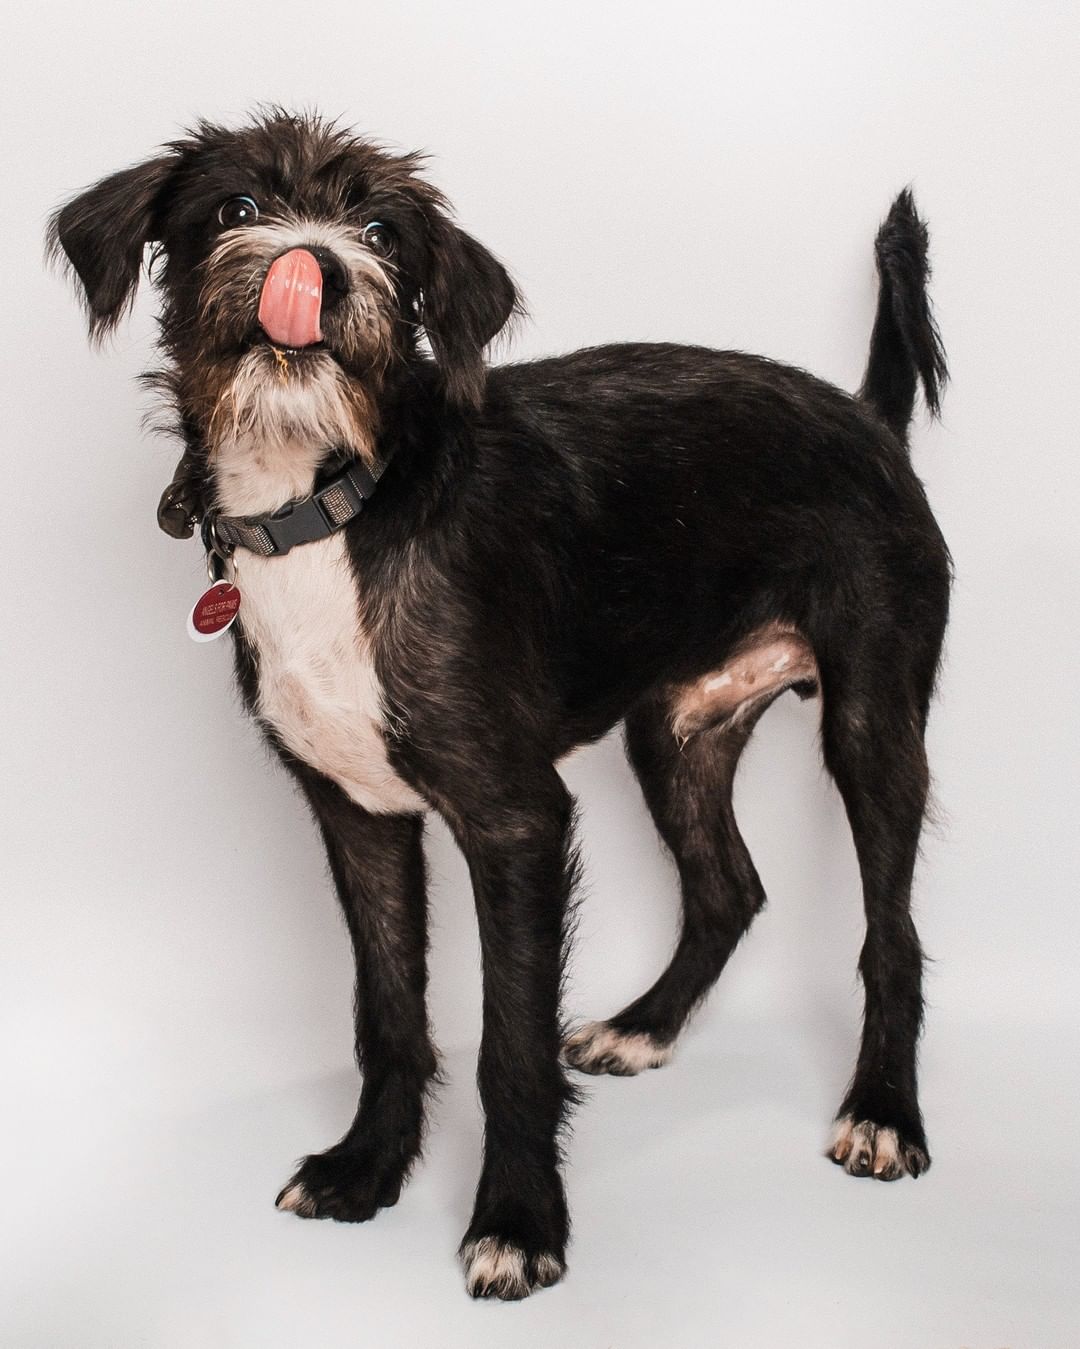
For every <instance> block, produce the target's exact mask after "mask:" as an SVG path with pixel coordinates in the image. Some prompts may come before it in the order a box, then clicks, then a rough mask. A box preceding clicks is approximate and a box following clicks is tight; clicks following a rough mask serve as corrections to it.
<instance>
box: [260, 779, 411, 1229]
mask: <svg viewBox="0 0 1080 1349" xmlns="http://www.w3.org/2000/svg"><path fill="white" fill-rule="evenodd" d="M290 767H291V768H292V769H293V772H294V774H295V775H296V777H297V778H298V779H299V780H300V783H301V785H302V786H303V788H304V791H305V793H306V795H307V797H308V800H309V802H310V804H311V806H312V809H313V811H314V813H315V817H316V819H317V820H318V823H319V826H320V828H321V830H322V835H323V840H324V842H325V844H326V851H327V856H328V858H329V861H330V871H331V874H332V875H333V878H334V884H335V887H336V889H337V892H338V898H339V899H340V901H341V907H342V910H343V912H344V915H345V922H346V925H347V926H348V929H349V936H350V937H351V938H352V945H353V953H354V956H355V958H356V1008H355V1010H356V1056H357V1060H358V1062H359V1064H360V1067H361V1069H362V1070H363V1075H364V1078H363V1086H362V1089H361V1093H360V1101H359V1105H358V1107H357V1111H356V1118H355V1119H354V1121H353V1123H352V1124H351V1125H350V1127H349V1130H348V1132H347V1133H346V1134H345V1136H344V1137H343V1138H342V1139H341V1141H340V1142H339V1143H336V1144H335V1145H334V1146H333V1147H332V1148H329V1149H328V1150H327V1151H326V1152H322V1153H316V1154H314V1155H312V1156H310V1157H307V1158H305V1159H304V1161H303V1162H302V1163H301V1164H300V1167H299V1168H298V1170H297V1172H296V1174H295V1175H294V1176H293V1177H292V1179H291V1180H290V1181H289V1183H288V1184H287V1185H286V1186H285V1187H284V1188H283V1189H282V1191H281V1193H280V1194H279V1195H278V1198H277V1206H278V1208H280V1209H286V1210H288V1211H290V1212H292V1213H296V1214H298V1215H299V1216H300V1217H302V1218H336V1219H337V1220H338V1221H339V1222H364V1221H365V1220H367V1219H368V1218H372V1217H374V1215H375V1214H376V1212H377V1211H378V1210H379V1209H380V1208H386V1207H388V1206H389V1205H391V1204H394V1203H396V1202H397V1199H398V1195H399V1194H400V1192H401V1187H402V1185H403V1184H404V1183H405V1179H406V1177H407V1175H408V1172H409V1168H410V1167H411V1165H412V1163H413V1162H414V1161H415V1160H416V1157H417V1156H418V1154H419V1152H420V1144H421V1138H422V1133H423V1118H424V1096H425V1092H426V1090H427V1087H428V1084H429V1083H430V1081H431V1079H432V1078H433V1077H434V1075H435V1070H436V1060H435V1051H434V1049H433V1047H432V1044H431V1040H430V1038H429V1034H428V1022H427V1012H426V1007H425V992H426V987H427V967H426V946H427V905H426V897H425V883H424V858H423V851H422V834H423V822H422V819H421V817H420V816H418V815H373V814H370V813H369V812H368V811H366V810H362V809H361V808H360V807H359V806H357V805H355V804H354V803H353V802H352V801H351V800H350V799H349V798H348V797H347V796H346V795H345V793H344V792H342V791H341V790H340V789H339V788H338V787H337V786H336V785H335V784H334V783H332V782H330V781H329V780H328V779H327V778H324V777H322V776H321V775H320V774H318V773H315V772H313V771H312V770H310V769H308V768H306V767H305V766H304V765H298V764H295V763H293V764H290Z"/></svg>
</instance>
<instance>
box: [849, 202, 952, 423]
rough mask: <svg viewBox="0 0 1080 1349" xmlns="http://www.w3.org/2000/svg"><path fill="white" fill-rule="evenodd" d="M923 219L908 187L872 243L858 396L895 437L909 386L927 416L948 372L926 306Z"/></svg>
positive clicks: (909, 399) (907, 411)
mask: <svg viewBox="0 0 1080 1349" xmlns="http://www.w3.org/2000/svg"><path fill="white" fill-rule="evenodd" d="M927 243H928V238H927V232H926V226H925V224H924V223H923V222H922V221H921V220H920V219H919V217H918V214H917V213H916V210H915V199H914V197H913V196H912V195H911V189H910V188H905V189H904V190H903V192H901V193H900V195H899V196H898V197H897V199H896V200H895V201H894V202H893V204H892V209H891V210H890V211H889V214H888V216H886V218H885V223H884V224H883V225H882V226H881V229H880V230H878V235H877V239H876V241H875V244H874V252H875V254H876V256H877V269H878V278H879V286H880V289H879V292H878V308H877V316H876V317H875V319H874V331H873V334H872V335H871V338H870V358H869V360H868V361H867V365H866V375H865V377H864V379H863V382H862V388H861V389H860V390H859V397H860V398H862V399H863V400H864V401H865V402H867V403H869V404H870V405H871V406H872V407H873V408H874V409H875V411H876V412H877V413H878V415H879V416H880V417H881V418H882V420H883V421H885V422H886V423H887V424H888V425H889V426H890V427H891V428H892V429H893V430H894V431H895V432H896V434H897V435H898V436H899V437H900V439H901V440H904V441H906V440H907V433H908V425H909V423H910V422H911V413H912V410H913V408H914V406H915V390H916V385H917V383H918V382H919V381H921V382H922V387H923V396H924V397H925V399H926V406H927V407H928V408H929V410H930V413H931V415H932V416H934V417H936V416H937V415H938V414H939V412H940V409H941V391H942V389H943V388H944V386H945V383H946V381H947V380H948V377H949V371H948V368H947V366H946V364H945V348H944V347H943V346H942V344H941V334H940V333H939V332H938V329H937V324H936V323H935V322H934V316H933V314H932V313H931V310H930V299H929V297H928V295H927V293H926V283H927V280H928V278H929V276H930V262H929V259H928V257H927Z"/></svg>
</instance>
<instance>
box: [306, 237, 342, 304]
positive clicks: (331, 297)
mask: <svg viewBox="0 0 1080 1349" xmlns="http://www.w3.org/2000/svg"><path fill="white" fill-rule="evenodd" d="M307 251H308V252H309V253H310V254H311V256H312V257H313V258H314V259H315V261H316V262H317V263H318V264H319V271H320V272H322V279H323V294H322V307H323V311H324V312H325V311H326V310H328V309H333V307H334V306H335V305H336V304H340V303H341V301H342V300H343V299H344V298H345V296H346V295H347V294H348V293H349V274H348V272H347V271H346V270H345V264H344V263H343V262H342V261H341V259H340V258H339V257H337V256H335V254H333V253H331V252H330V250H329V249H328V248H309V249H308V250H307Z"/></svg>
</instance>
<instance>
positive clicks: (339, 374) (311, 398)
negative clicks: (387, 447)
mask: <svg viewBox="0 0 1080 1349" xmlns="http://www.w3.org/2000/svg"><path fill="white" fill-rule="evenodd" d="M375 431H376V427H375V424H374V399H373V397H372V395H371V394H370V393H369V392H368V389H367V387H366V385H365V384H364V383H363V382H361V381H360V380H357V379H353V378H351V377H350V376H349V375H348V374H347V373H346V371H345V369H344V368H343V367H342V366H341V365H340V364H339V363H338V362H337V361H336V360H335V359H334V358H333V356H331V355H330V354H329V353H328V352H324V351H316V352H304V353H300V354H294V353H286V352H281V351H278V350H277V349H276V348H273V347H270V346H267V345H266V344H260V345H258V346H256V347H253V348H252V349H251V350H250V351H249V352H247V353H246V354H245V355H243V356H241V357H240V359H239V360H238V361H237V363H236V365H235V368H234V371H233V374H232V377H231V378H230V379H228V380H227V381H226V382H225V383H224V384H223V386H222V387H221V391H220V393H219V394H218V397H217V399H216V402H215V404H214V408H213V411H212V413H211V415H210V437H209V438H210V444H211V450H212V452H213V451H214V450H215V449H218V448H221V447H224V446H225V445H227V444H228V443H229V442H235V441H237V440H240V439H242V438H250V439H254V440H258V441H260V442H263V443H266V444H282V443H286V442H292V443H296V442H303V443H315V444H321V445H326V446H332V445H341V446H344V447H348V448H351V449H353V450H355V451H356V452H357V453H359V454H368V453H370V452H371V447H372V442H373V441H374V437H375Z"/></svg>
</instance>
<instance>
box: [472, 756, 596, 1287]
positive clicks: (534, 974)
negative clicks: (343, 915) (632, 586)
mask: <svg viewBox="0 0 1080 1349" xmlns="http://www.w3.org/2000/svg"><path fill="white" fill-rule="evenodd" d="M519 790H520V789H519ZM572 816H573V808H572V802H571V799H570V796H569V793H568V792H567V791H566V788H565V787H564V786H563V784H562V781H561V779H560V778H559V777H558V775H557V774H556V772H555V770H554V769H553V768H551V767H550V766H549V765H545V766H544V768H543V769H542V770H539V771H538V773H537V775H536V777H535V778H534V779H533V780H532V781H531V782H530V784H529V788H528V792H527V794H521V795H518V794H516V793H515V791H514V789H510V790H509V791H507V789H506V788H505V787H504V789H503V793H502V794H501V796H500V799H498V800H497V801H496V802H495V803H494V804H492V803H490V802H489V803H487V805H486V806H485V807H484V809H483V813H482V815H477V814H471V813H470V814H466V815H465V816H464V817H461V816H459V817H458V818H456V819H453V818H452V819H451V823H452V826H453V827H454V829H455V832H456V833H457V836H458V840H459V842H460V843H461V846H462V848H463V851H464V853H465V856H466V859H467V861H468V864H469V871H470V874H471V876H472V882H473V888H474V892H475V897H476V907H477V914H478V918H479V927H480V941H481V947H482V950H483V962H484V1030H483V1038H482V1041H481V1047H480V1063H479V1086H480V1097H481V1101H482V1103H483V1107H484V1112H485V1116H486V1128H485V1133H484V1163H483V1170H482V1173H481V1177H480V1183H479V1187H478V1189H477V1194H476V1203H475V1209H474V1213H473V1219H472V1222H471V1223H470V1225H469V1230H468V1231H467V1232H466V1234H465V1238H464V1240H463V1242H462V1245H461V1255H462V1259H463V1261H464V1264H465V1272H466V1283H467V1287H468V1290H469V1292H470V1293H471V1294H472V1295H473V1296H474V1297H498V1298H507V1299H516V1298H522V1297H526V1296H527V1295H528V1294H529V1293H531V1292H532V1291H533V1290H534V1289H536V1288H542V1287H545V1286H546V1285H548V1284H552V1283H555V1282H556V1280H558V1279H559V1278H560V1277H561V1275H562V1273H563V1271H564V1269H565V1264H564V1258H565V1252H566V1239H567V1232H568V1217H567V1210H566V1199H565V1196H564V1193H563V1186H562V1179H561V1177H560V1175H559V1139H558V1134H559V1129H560V1126H561V1125H562V1122H563V1119H564V1116H565V1114H566V1109H567V1105H568V1102H569V1100H570V1098H571V1091H570V1088H569V1087H568V1085H567V1082H566V1080H565V1078H564V1076H563V1071H562V1068H561V1066H560V1063H559V1045H560V1024H559V992H560V984H561V978H562V963H563V948H564V943H565V936H566V911H567V905H568V901H569V894H570V889H571V885H572V881H573V872H574V859H573V849H572Z"/></svg>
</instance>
